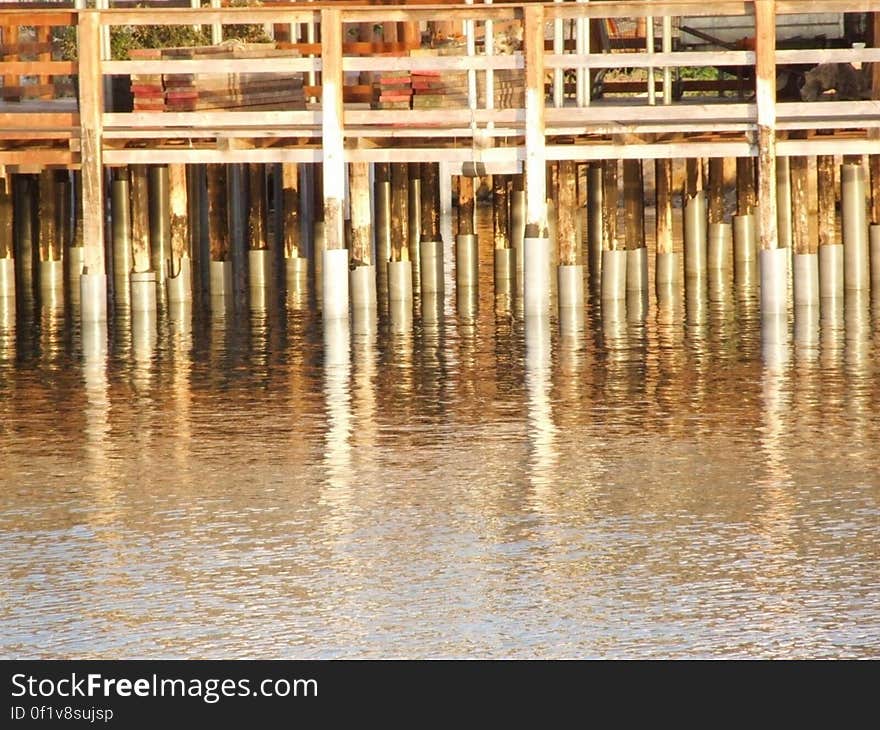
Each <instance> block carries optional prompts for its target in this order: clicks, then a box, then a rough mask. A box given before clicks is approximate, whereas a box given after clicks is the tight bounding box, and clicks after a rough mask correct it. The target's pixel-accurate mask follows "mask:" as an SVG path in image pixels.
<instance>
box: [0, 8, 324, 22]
mask: <svg viewBox="0 0 880 730" xmlns="http://www.w3.org/2000/svg"><path fill="white" fill-rule="evenodd" d="M313 7H314V9H312V10H294V9H287V8H282V7H256V6H250V7H236V8H222V9H215V8H198V9H191V8H162V15H161V18H157V17H156V8H134V9H130V10H129V9H117V8H114V9H112V10H103V11H101V22H102V23H103V24H105V25H110V26H112V25H157V23H160V24H161V25H213V24H214V23H220V24H221V25H237V24H266V23H309V22H318V19H319V12H320V11H319V10H318V8H319V7H320V6H319V5H317V4H315V6H313ZM58 15H59V16H60V13H59V14H58ZM2 22H3V21H2V16H0V25H2ZM30 22H31V24H33V22H34V21H33V18H31V21H30ZM40 22H44V21H43V19H42V18H40ZM24 24H26V23H24ZM47 25H67V23H55V22H52V23H47Z"/></svg>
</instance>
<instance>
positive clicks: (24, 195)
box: [12, 175, 79, 304]
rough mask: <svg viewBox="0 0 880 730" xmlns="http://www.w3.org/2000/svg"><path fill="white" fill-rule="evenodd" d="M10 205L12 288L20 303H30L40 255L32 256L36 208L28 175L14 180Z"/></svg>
mask: <svg viewBox="0 0 880 730" xmlns="http://www.w3.org/2000/svg"><path fill="white" fill-rule="evenodd" d="M12 203H13V248H14V258H15V261H16V262H17V266H16V267H15V272H16V284H15V289H16V293H17V296H18V300H19V304H30V303H32V302H33V299H34V281H35V274H34V270H35V268H36V267H37V262H38V261H39V256H34V245H35V235H34V233H35V229H36V218H37V209H36V200H35V197H34V182H33V179H32V178H31V176H29V175H16V176H15V177H14V178H13V185H12ZM77 284H79V282H77Z"/></svg>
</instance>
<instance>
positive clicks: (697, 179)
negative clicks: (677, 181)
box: [684, 157, 705, 199]
mask: <svg viewBox="0 0 880 730" xmlns="http://www.w3.org/2000/svg"><path fill="white" fill-rule="evenodd" d="M704 187H705V185H704V180H703V160H701V159H700V158H698V157H689V158H688V159H687V160H685V189H684V192H685V196H686V199H688V198H692V197H694V195H696V194H697V193H698V192H700V191H701V190H703V188H704Z"/></svg>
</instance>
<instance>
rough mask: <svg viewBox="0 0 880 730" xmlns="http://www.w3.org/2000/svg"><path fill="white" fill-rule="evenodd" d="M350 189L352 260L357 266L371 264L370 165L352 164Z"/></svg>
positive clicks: (364, 163) (349, 180)
mask: <svg viewBox="0 0 880 730" xmlns="http://www.w3.org/2000/svg"><path fill="white" fill-rule="evenodd" d="M348 187H349V194H350V198H351V252H350V259H351V261H352V262H354V263H357V264H370V263H371V258H372V256H371V254H372V248H373V225H372V216H371V215H370V163H369V162H352V163H351V165H350V167H349V175H348Z"/></svg>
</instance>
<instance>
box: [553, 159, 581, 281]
mask: <svg viewBox="0 0 880 730" xmlns="http://www.w3.org/2000/svg"><path fill="white" fill-rule="evenodd" d="M576 175H577V167H576V165H575V163H574V162H572V161H571V160H563V161H561V162H560V163H559V169H558V174H557V176H556V184H557V187H556V243H557V246H558V251H559V253H558V258H559V265H560V266H574V265H576V264H577V262H578V261H577V259H578V231H577V215H578V207H577V181H576Z"/></svg>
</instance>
